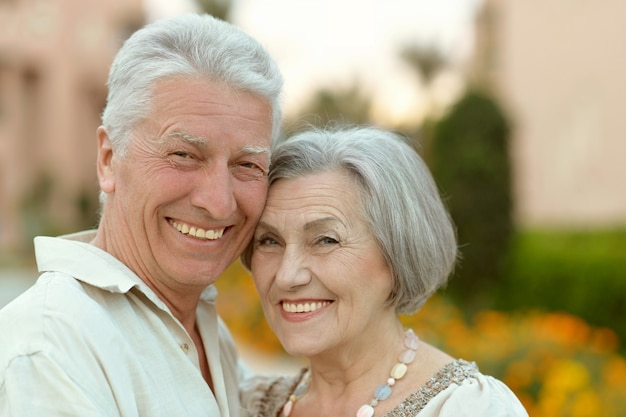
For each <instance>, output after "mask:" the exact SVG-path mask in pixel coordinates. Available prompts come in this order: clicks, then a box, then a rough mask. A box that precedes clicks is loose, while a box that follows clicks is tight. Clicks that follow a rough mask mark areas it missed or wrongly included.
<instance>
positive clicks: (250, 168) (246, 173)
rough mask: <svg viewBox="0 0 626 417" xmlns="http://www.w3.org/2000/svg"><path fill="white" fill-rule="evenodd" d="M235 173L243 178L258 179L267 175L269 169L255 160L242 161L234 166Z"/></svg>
mask: <svg viewBox="0 0 626 417" xmlns="http://www.w3.org/2000/svg"><path fill="white" fill-rule="evenodd" d="M233 173H234V174H235V176H236V177H238V178H239V179H241V180H256V179H259V178H263V177H265V176H267V170H266V169H264V168H262V167H261V166H260V165H258V164H256V163H254V162H241V163H239V164H237V165H236V166H234V168H233Z"/></svg>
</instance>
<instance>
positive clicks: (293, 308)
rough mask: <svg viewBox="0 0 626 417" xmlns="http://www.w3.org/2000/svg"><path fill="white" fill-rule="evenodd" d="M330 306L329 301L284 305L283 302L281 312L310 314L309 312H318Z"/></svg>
mask: <svg viewBox="0 0 626 417" xmlns="http://www.w3.org/2000/svg"><path fill="white" fill-rule="evenodd" d="M329 304H330V301H318V302H314V303H297V304H294V303H285V302H283V303H282V305H283V310H285V311H286V312H288V313H310V312H311V311H315V310H319V309H320V308H322V307H326V306H327V305H329Z"/></svg>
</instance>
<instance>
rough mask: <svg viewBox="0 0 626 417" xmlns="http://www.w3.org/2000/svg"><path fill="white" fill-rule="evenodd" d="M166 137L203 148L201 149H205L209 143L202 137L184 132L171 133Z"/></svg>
mask: <svg viewBox="0 0 626 417" xmlns="http://www.w3.org/2000/svg"><path fill="white" fill-rule="evenodd" d="M167 137H168V138H174V139H182V140H183V141H185V142H188V143H190V144H192V145H198V146H203V147H206V146H207V145H208V143H209V141H208V140H207V139H206V138H204V137H202V136H194V135H190V134H189V133H185V132H172V133H170V134H168V135H167Z"/></svg>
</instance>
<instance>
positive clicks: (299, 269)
mask: <svg viewBox="0 0 626 417" xmlns="http://www.w3.org/2000/svg"><path fill="white" fill-rule="evenodd" d="M311 277H312V274H311V270H310V269H309V264H308V259H307V256H306V254H305V253H304V251H303V250H300V249H299V248H298V247H297V245H293V244H292V245H287V247H286V248H285V252H284V253H283V257H282V259H281V261H280V264H279V267H278V270H277V271H276V283H277V285H279V286H280V287H281V289H283V290H294V289H296V288H298V287H302V286H304V285H307V284H308V283H309V282H311Z"/></svg>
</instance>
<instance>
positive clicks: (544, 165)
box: [476, 0, 626, 227]
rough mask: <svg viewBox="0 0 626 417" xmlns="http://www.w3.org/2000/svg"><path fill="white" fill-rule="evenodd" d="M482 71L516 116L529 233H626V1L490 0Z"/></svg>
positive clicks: (480, 50)
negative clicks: (562, 229) (547, 229)
mask: <svg viewBox="0 0 626 417" xmlns="http://www.w3.org/2000/svg"><path fill="white" fill-rule="evenodd" d="M483 3H484V4H483V6H484V8H483V13H482V15H481V17H480V18H479V21H478V26H477V50H476V64H477V68H478V73H479V74H480V75H481V77H482V78H483V79H487V80H493V85H494V87H495V90H496V91H497V92H498V93H499V96H500V97H501V98H503V99H504V103H505V106H506V108H507V110H508V111H509V113H510V114H511V115H512V119H513V122H514V133H515V134H514V137H513V142H512V157H513V168H514V175H515V179H514V180H515V204H516V210H517V213H516V215H517V220H518V223H520V224H521V225H524V226H546V225H548V226H557V227H558V226H566V227H571V226H574V227H612V226H621V227H623V226H626V164H625V163H624V158H625V157H626V137H625V136H626V115H625V113H624V109H626V77H625V76H624V74H626V47H625V46H624V41H626V25H625V24H624V17H625V16H626V2H624V1H623V0H602V1H592V0H578V1H572V0H551V1H549V2H540V3H539V2H531V1H528V0H484V1H483Z"/></svg>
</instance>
